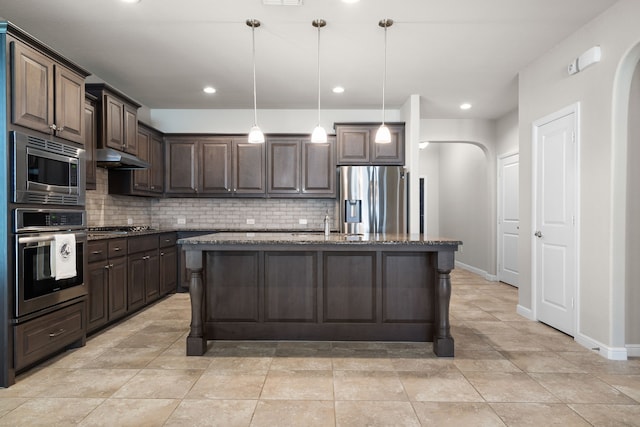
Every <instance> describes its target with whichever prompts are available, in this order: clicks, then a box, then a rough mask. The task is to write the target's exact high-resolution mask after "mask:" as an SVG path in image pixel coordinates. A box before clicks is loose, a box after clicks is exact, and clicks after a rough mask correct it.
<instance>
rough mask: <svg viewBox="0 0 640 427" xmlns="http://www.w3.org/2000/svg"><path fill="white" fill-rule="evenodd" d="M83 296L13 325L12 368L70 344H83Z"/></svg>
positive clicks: (31, 361) (22, 366) (23, 366)
mask: <svg viewBox="0 0 640 427" xmlns="http://www.w3.org/2000/svg"><path fill="white" fill-rule="evenodd" d="M85 307H86V306H85V301H84V299H83V300H81V301H78V302H76V303H74V304H72V305H69V306H67V307H64V308H61V309H60V310H57V311H54V312H53V313H49V314H45V315H44V316H41V317H38V318H37V319H34V320H31V321H28V322H25V323H22V324H19V325H16V326H15V329H14V333H15V338H14V339H15V349H14V351H15V361H14V362H15V369H16V370H20V369H22V368H25V367H27V366H29V365H31V364H33V363H34V362H37V361H38V360H40V359H42V358H44V357H47V356H48V355H50V354H53V353H54V352H56V351H58V350H61V349H63V348H65V347H67V346H69V345H71V344H74V343H76V344H77V345H79V346H82V345H84V343H85V340H86V338H85V337H86V331H87V325H86V320H85Z"/></svg>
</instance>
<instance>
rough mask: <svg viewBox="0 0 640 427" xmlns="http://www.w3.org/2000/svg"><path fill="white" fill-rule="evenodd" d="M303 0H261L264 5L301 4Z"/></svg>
mask: <svg viewBox="0 0 640 427" xmlns="http://www.w3.org/2000/svg"><path fill="white" fill-rule="evenodd" d="M302 1H303V0H262V4H264V5H266V6H302Z"/></svg>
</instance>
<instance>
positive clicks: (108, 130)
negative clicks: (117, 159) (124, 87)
mask: <svg viewBox="0 0 640 427" xmlns="http://www.w3.org/2000/svg"><path fill="white" fill-rule="evenodd" d="M85 89H86V91H87V92H89V93H91V94H92V95H94V96H95V97H97V98H98V103H97V107H98V117H99V120H98V124H99V126H98V132H99V133H98V135H99V137H98V147H100V148H107V147H108V148H113V149H115V150H119V151H124V152H127V153H130V154H133V155H138V108H140V104H138V103H137V102H135V101H134V100H132V99H131V98H129V97H127V96H126V95H124V94H123V93H121V92H119V91H117V90H116V89H114V88H112V87H110V86H109V85H106V84H103V83H98V84H87V85H85Z"/></svg>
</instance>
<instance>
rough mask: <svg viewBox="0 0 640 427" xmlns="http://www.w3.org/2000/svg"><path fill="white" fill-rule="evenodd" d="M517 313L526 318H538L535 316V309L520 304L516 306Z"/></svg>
mask: <svg viewBox="0 0 640 427" xmlns="http://www.w3.org/2000/svg"><path fill="white" fill-rule="evenodd" d="M516 313H518V314H519V315H520V316H522V317H524V318H527V319H529V320H533V321H534V322H535V320H536V319H535V317H533V311H532V310H531V309H530V308H526V307H523V306H521V305H520V304H518V306H517V307H516Z"/></svg>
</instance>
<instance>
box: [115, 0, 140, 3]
mask: <svg viewBox="0 0 640 427" xmlns="http://www.w3.org/2000/svg"><path fill="white" fill-rule="evenodd" d="M120 1H121V2H122V3H131V4H133V3H140V0H120Z"/></svg>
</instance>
